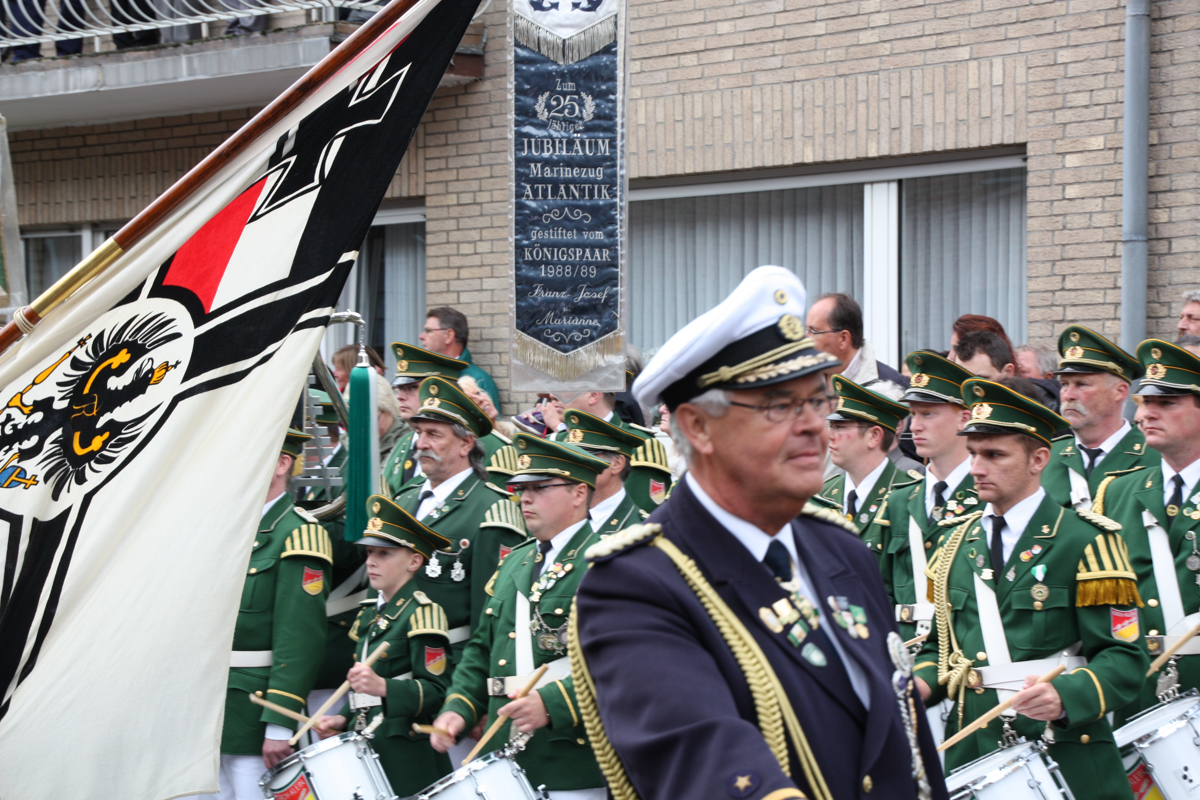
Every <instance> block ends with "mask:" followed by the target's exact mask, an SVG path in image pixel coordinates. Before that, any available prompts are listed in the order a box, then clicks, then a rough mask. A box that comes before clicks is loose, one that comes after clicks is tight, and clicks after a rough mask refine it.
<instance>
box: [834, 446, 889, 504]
mask: <svg viewBox="0 0 1200 800" xmlns="http://www.w3.org/2000/svg"><path fill="white" fill-rule="evenodd" d="M888 462H889V459H888V457H887V456H884V457H883V460H882V461H880V462H879V466H877V467H875V469H873V470H871V471H870V472H868V473H867V477H865V478H863V482H862V483H861V484H860V485H858V486H855V485H854V480H853V479H852V478H851V477H850V473H849V472H847V473H846V490H845V491H844V492H842V513H843V514H849V513H850V493H851V492H854V502H855V503H856V504H857V505H858V508H856V509H855V512H856V513H857V512H859V511H862V508H863V506H864V505H866V501H867V500H869V499H870V497H871V492H873V491H874V490H875V484H876V483H878V482H879V476H880V475H882V474H883V468H884V467H886V466H887V465H888Z"/></svg>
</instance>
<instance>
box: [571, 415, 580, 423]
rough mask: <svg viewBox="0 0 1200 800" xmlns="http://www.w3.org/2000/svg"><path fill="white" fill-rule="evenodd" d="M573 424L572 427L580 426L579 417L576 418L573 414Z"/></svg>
mask: <svg viewBox="0 0 1200 800" xmlns="http://www.w3.org/2000/svg"><path fill="white" fill-rule="evenodd" d="M571 424H572V425H578V424H579V417H577V416H575V415H574V414H572V415H571Z"/></svg>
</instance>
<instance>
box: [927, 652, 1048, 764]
mask: <svg viewBox="0 0 1200 800" xmlns="http://www.w3.org/2000/svg"><path fill="white" fill-rule="evenodd" d="M1066 668H1067V665H1066V664H1059V665H1058V666H1057V667H1055V668H1054V669H1052V670H1050V671H1049V672H1047V673H1046V674H1045V675H1043V676H1042V677H1040V678H1038V679H1037V680H1036V681H1034V685H1035V686H1036V685H1037V684H1039V683H1049V682H1050V681H1052V680H1054V679H1055V678H1057V677H1058V676H1059V675H1062V674H1063V671H1064V670H1066ZM1014 697H1015V695H1014ZM1012 703H1013V699H1012V697H1010V698H1008V699H1007V700H1005V701H1004V702H1003V703H1001V704H1000V705H998V706H996V707H995V708H993V709H992V710H991V711H989V712H987V713H986V714H984V715H983V716H982V717H980V718H979V719H977V720H975V721H974V722H972V723H971V724H970V725H968V726H967V727H965V728H963V729H962V730H961V731H959V732H958V733H956V734H954V735H953V736H951V737H950V738H949V739H947V740H946V741H944V742H942V743H941V745H939V746H938V752H939V753H940V752H942V751H943V750H945V749H946V748H948V747H953V746H954V745H956V744H958V743H959V742H961V741H962V740H963V739H965V738H967V737H968V736H970V735H971V734H972V733H974V732H975V731H977V730H979V729H980V728H982V727H985V726H986V725H987V724H988V723H989V722H991V721H992V720H994V719H995V718H996V717H998V716H1000V715H1001V714H1003V713H1004V712H1005V711H1008V709H1009V708H1010V707H1011V706H1012Z"/></svg>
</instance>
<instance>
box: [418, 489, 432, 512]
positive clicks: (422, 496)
mask: <svg viewBox="0 0 1200 800" xmlns="http://www.w3.org/2000/svg"><path fill="white" fill-rule="evenodd" d="M431 497H433V489H426V490H425V491H423V492H421V493H420V494H419V495H417V508H416V514H417V515H418V516H419V515H420V514H421V506H423V505H425V501H426V500H428V499H429V498H431Z"/></svg>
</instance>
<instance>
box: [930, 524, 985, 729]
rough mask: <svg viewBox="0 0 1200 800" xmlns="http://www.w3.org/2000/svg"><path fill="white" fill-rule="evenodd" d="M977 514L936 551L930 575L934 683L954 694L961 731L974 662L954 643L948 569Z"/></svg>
mask: <svg viewBox="0 0 1200 800" xmlns="http://www.w3.org/2000/svg"><path fill="white" fill-rule="evenodd" d="M977 514H978V515H976V514H972V515H971V516H970V517H969V518H968V519H967V521H966V522H964V523H963V524H962V525H959V526H958V527H957V528H955V529H954V532H953V533H951V534H950V539H949V540H948V541H947V542H946V543H945V544H944V545H943V546H942V548H941V550H940V552H939V553H938V557H937V566H936V567H935V570H934V576H933V605H934V617H935V618H936V620H937V629H938V683H939V684H940V685H942V686H946V687H947V693H948V694H950V695H952V696H953V695H957V697H955V701H956V702H957V703H958V728H959V730H962V721H963V697H964V696H965V694H966V690H967V680H966V679H967V675H968V674H970V671H971V665H972V664H974V663H975V662H974V661H971V660H970V659H969V658H967V657H966V656H964V655H963V651H962V648H961V647H959V646H958V637H956V636H955V635H954V626H953V625H952V624H951V622H952V620H951V619H950V615H951V613H952V608H951V603H950V592H949V585H950V568H951V567H952V566H953V565H954V557H955V556H957V555H958V548H959V547H960V546H961V545H962V542H963V539H964V538H966V535H967V529H969V528H970V527H971V526H972V525H974V524H975V523H976V522H977V521H978V520H979V517H980V516H982V513H981V512H977ZM952 648H953V649H952Z"/></svg>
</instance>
